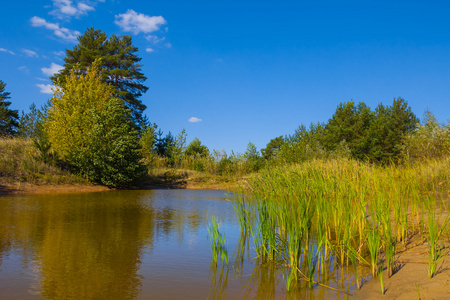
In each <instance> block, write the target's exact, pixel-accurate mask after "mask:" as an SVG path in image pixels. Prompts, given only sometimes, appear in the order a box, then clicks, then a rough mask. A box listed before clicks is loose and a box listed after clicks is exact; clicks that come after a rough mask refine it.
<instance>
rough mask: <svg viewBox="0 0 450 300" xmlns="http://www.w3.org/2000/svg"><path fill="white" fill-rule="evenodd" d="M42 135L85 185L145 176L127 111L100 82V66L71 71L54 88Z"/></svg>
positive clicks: (118, 184)
mask: <svg viewBox="0 0 450 300" xmlns="http://www.w3.org/2000/svg"><path fill="white" fill-rule="evenodd" d="M44 130H45V132H46V135H47V137H48V139H49V141H50V143H51V145H52V148H53V149H54V150H55V151H56V152H57V153H58V154H59V155H60V156H61V157H62V158H63V159H64V160H66V161H67V162H68V163H69V165H71V166H72V168H73V170H74V171H75V172H76V173H77V174H80V175H81V176H84V177H86V178H88V179H89V180H92V181H94V182H99V183H102V184H105V185H107V186H112V187H121V186H126V185H129V184H131V183H132V182H133V181H134V180H136V179H137V178H139V177H140V176H142V175H143V174H144V171H145V170H144V167H143V166H142V165H141V164H140V163H139V160H140V159H141V155H140V152H139V150H140V144H139V137H138V132H137V130H136V128H135V126H134V125H133V122H132V118H131V116H130V111H129V110H128V109H126V108H125V107H124V105H123V100H121V99H119V98H116V97H114V88H113V87H112V86H110V85H109V84H107V83H105V82H104V81H102V80H101V74H100V70H99V62H98V61H96V62H94V63H93V65H92V66H90V67H88V68H87V70H86V73H85V74H83V72H80V70H72V71H71V73H70V75H69V76H67V77H66V78H65V84H64V85H63V86H62V87H57V88H56V89H55V92H54V97H53V98H52V99H51V100H50V107H49V110H48V116H47V117H46V119H45V120H44Z"/></svg>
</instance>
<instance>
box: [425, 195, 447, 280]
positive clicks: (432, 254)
mask: <svg viewBox="0 0 450 300" xmlns="http://www.w3.org/2000/svg"><path fill="white" fill-rule="evenodd" d="M425 205H426V207H427V210H428V218H427V223H428V234H427V241H428V268H427V271H428V276H429V277H430V278H432V277H433V276H434V275H435V274H436V271H437V265H438V264H439V262H440V261H441V260H442V259H444V258H445V257H446V253H445V250H444V246H441V245H439V244H438V241H439V238H440V237H441V235H442V233H443V231H444V230H445V228H446V227H447V224H448V222H449V220H450V218H449V215H447V216H446V217H445V219H444V220H443V222H442V223H441V222H440V219H439V217H437V216H436V209H437V208H436V203H435V202H433V201H430V200H429V199H427V201H426V202H425ZM439 210H441V209H439Z"/></svg>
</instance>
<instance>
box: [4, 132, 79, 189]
mask: <svg viewBox="0 0 450 300" xmlns="http://www.w3.org/2000/svg"><path fill="white" fill-rule="evenodd" d="M0 177H2V179H3V180H4V181H6V183H8V182H17V181H18V182H27V183H31V184H49V183H50V184H61V183H87V181H86V180H84V179H82V178H80V177H78V176H75V175H72V174H70V173H69V172H68V171H67V170H62V169H61V168H60V167H58V166H56V165H55V164H52V163H49V162H45V161H43V160H42V159H40V152H39V150H38V149H37V148H36V147H35V145H34V143H33V141H31V140H29V139H22V138H12V139H2V138H0Z"/></svg>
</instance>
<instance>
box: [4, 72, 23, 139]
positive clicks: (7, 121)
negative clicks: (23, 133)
mask: <svg viewBox="0 0 450 300" xmlns="http://www.w3.org/2000/svg"><path fill="white" fill-rule="evenodd" d="M5 87H6V83H4V82H3V81H1V80H0V136H14V135H15V134H16V132H17V127H18V126H19V122H18V119H19V111H18V110H12V109H10V108H9V106H10V105H11V102H10V101H6V99H10V98H11V97H10V96H9V95H10V93H8V92H5Z"/></svg>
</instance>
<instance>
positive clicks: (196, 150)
mask: <svg viewBox="0 0 450 300" xmlns="http://www.w3.org/2000/svg"><path fill="white" fill-rule="evenodd" d="M184 154H185V155H188V156H199V157H203V158H205V157H208V156H209V150H208V147H206V146H205V145H202V142H201V141H200V140H199V139H198V138H197V137H196V138H194V139H193V140H192V142H190V143H189V145H188V146H187V147H186V150H185V151H184Z"/></svg>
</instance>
